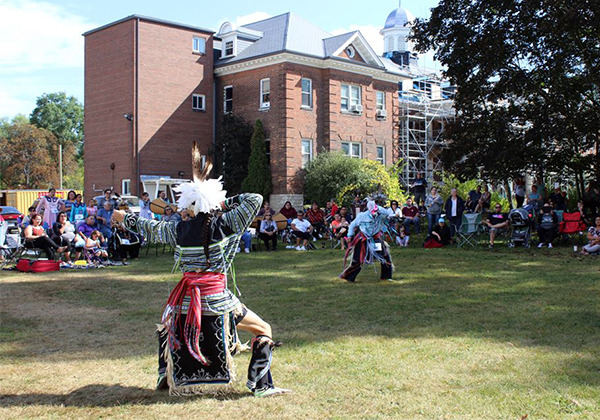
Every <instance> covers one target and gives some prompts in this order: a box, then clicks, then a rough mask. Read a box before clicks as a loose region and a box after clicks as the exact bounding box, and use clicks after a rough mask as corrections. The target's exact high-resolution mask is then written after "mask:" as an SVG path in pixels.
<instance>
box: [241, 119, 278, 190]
mask: <svg viewBox="0 0 600 420" xmlns="http://www.w3.org/2000/svg"><path fill="white" fill-rule="evenodd" d="M250 143H251V147H252V150H251V152H250V159H249V161H248V175H247V176H246V178H245V179H244V181H243V182H242V190H243V191H247V192H254V193H259V194H261V195H262V196H263V197H264V198H265V200H268V199H269V195H270V194H271V191H272V190H273V186H272V184H271V168H270V167H269V162H267V148H266V146H265V132H264V129H263V124H262V122H261V120H256V123H255V124H254V133H253V134H252V139H251V142H250Z"/></svg>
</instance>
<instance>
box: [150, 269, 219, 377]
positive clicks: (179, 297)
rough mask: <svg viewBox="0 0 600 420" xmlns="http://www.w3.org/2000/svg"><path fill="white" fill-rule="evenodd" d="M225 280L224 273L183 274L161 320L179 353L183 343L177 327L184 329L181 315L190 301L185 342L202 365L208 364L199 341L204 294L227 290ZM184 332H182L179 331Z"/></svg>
mask: <svg viewBox="0 0 600 420" xmlns="http://www.w3.org/2000/svg"><path fill="white" fill-rule="evenodd" d="M225 284H226V276H225V274H222V273H209V272H202V273H184V274H183V278H182V279H181V281H180V282H179V283H177V286H175V288H174V289H173V291H172V292H171V294H170V295H169V300H167V305H166V307H165V311H164V313H163V316H162V324H163V325H164V326H165V328H166V329H167V334H168V343H169V347H170V348H171V349H172V350H173V349H179V348H180V347H181V341H180V340H179V339H178V338H177V336H176V331H177V329H178V327H181V325H179V324H180V319H181V311H182V306H183V299H184V298H185V297H186V296H189V297H190V305H189V307H188V313H187V317H186V320H185V326H184V328H183V339H184V340H185V343H186V345H187V348H188V351H189V352H190V354H191V355H192V356H193V357H194V358H195V359H196V360H198V361H199V362H200V363H202V364H203V365H208V364H209V362H208V361H207V360H206V358H205V357H204V356H203V355H202V352H201V351H200V346H199V345H198V339H199V336H200V325H201V320H202V304H201V302H200V299H201V298H202V294H204V295H212V294H215V293H220V292H223V291H224V290H225ZM179 330H180V331H181V329H179Z"/></svg>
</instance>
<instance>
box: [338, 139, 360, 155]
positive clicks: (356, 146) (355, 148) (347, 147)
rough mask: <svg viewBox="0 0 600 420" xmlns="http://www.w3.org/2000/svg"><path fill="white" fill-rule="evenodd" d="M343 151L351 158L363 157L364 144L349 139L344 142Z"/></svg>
mask: <svg viewBox="0 0 600 420" xmlns="http://www.w3.org/2000/svg"><path fill="white" fill-rule="evenodd" d="M342 152H343V153H344V154H345V155H347V156H350V157H351V158H361V157H362V144H361V143H354V142H349V141H343V142H342Z"/></svg>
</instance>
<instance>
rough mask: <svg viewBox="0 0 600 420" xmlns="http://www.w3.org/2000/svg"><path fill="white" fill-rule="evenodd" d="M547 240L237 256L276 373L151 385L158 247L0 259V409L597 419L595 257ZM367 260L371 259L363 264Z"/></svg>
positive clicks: (165, 290)
mask: <svg viewBox="0 0 600 420" xmlns="http://www.w3.org/2000/svg"><path fill="white" fill-rule="evenodd" d="M572 254H573V253H572V251H569V250H568V249H566V248H562V249H561V248H558V249H553V250H547V249H543V250H538V249H535V250H534V249H532V250H523V249H515V250H509V249H506V248H504V247H500V249H499V250H497V251H496V252H489V251H487V250H483V249H481V250H457V249H455V248H447V249H435V250H425V249H423V248H419V247H413V248H407V249H399V248H393V250H392V256H393V259H394V263H395V265H396V273H395V278H396V279H397V280H399V281H397V282H380V281H379V280H378V275H377V274H376V273H375V272H374V271H373V269H372V268H371V267H365V268H364V269H363V272H362V273H361V274H360V276H359V278H358V282H357V283H356V284H346V283H344V282H342V281H341V280H339V279H337V275H338V274H339V272H340V271H341V264H342V253H341V251H340V250H339V249H338V250H318V251H311V252H308V253H300V252H297V251H278V252H277V253H266V252H255V253H251V254H248V255H246V254H241V255H239V256H238V258H237V259H236V271H237V283H238V286H239V288H240V289H241V291H242V293H243V295H242V297H241V299H242V301H243V302H245V303H246V304H247V305H248V306H249V307H250V308H252V309H253V310H254V311H255V312H257V313H258V314H260V315H261V316H262V317H263V318H264V319H265V320H266V321H268V322H269V323H271V325H272V326H273V330H274V331H275V338H276V339H278V340H283V341H284V343H285V344H284V346H283V347H281V348H279V349H277V350H276V353H275V358H274V366H273V375H274V378H275V381H276V384H278V385H280V386H283V387H286V388H292V389H293V390H294V394H292V395H290V396H284V397H278V398H272V399H264V400H257V399H254V398H253V397H251V396H250V394H249V393H248V392H247V391H246V389H245V385H244V384H245V371H246V369H247V364H248V360H249V357H250V355H249V354H248V353H244V354H242V355H240V356H237V358H236V359H237V366H238V379H237V385H236V390H237V391H236V392H235V393H234V394H230V395H228V396H226V397H218V398H215V397H209V396H199V397H191V398H177V397H169V396H168V394H167V393H157V392H155V391H154V390H153V387H154V385H155V381H156V355H155V353H156V350H157V349H156V347H157V346H156V339H155V336H154V324H155V323H156V322H158V321H159V317H160V314H161V308H162V305H163V304H164V302H165V300H166V298H167V296H168V294H169V292H170V290H171V288H172V287H173V286H174V285H175V284H176V282H177V281H178V280H179V278H180V276H179V275H178V274H169V273H170V269H171V266H172V262H173V260H172V258H171V256H169V255H167V254H165V255H163V256H160V257H158V258H156V257H147V258H143V259H141V260H139V261H135V262H133V263H132V264H131V265H130V266H128V267H112V268H107V269H100V270H81V271H73V270H71V271H64V272H59V273H46V274H32V275H30V274H21V273H14V272H0V327H1V328H0V369H1V372H2V374H1V375H0V418H3V419H9V418H39V417H41V418H61V419H62V418H78V419H79V418H128V419H129V418H192V417H193V418H196V419H228V420H230V419H251V418H253V419H254V418H255V419H275V418H294V419H321V418H325V419H384V418H386V419H387V418H394V419H521V418H524V416H525V415H527V416H528V417H527V418H528V419H571V418H576V419H592V418H596V419H598V418H600V304H599V299H598V298H599V294H600V293H599V292H600V281H599V279H600V258H593V257H591V258H582V257H577V256H575V255H572ZM377 268H379V267H377Z"/></svg>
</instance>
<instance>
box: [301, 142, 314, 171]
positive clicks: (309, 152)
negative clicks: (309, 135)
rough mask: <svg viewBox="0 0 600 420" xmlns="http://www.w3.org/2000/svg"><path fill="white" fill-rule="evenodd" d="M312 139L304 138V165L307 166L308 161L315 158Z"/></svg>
mask: <svg viewBox="0 0 600 420" xmlns="http://www.w3.org/2000/svg"><path fill="white" fill-rule="evenodd" d="M312 143H313V142H312V140H311V139H302V167H303V168H306V165H308V162H310V161H311V160H312V158H313V148H312Z"/></svg>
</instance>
